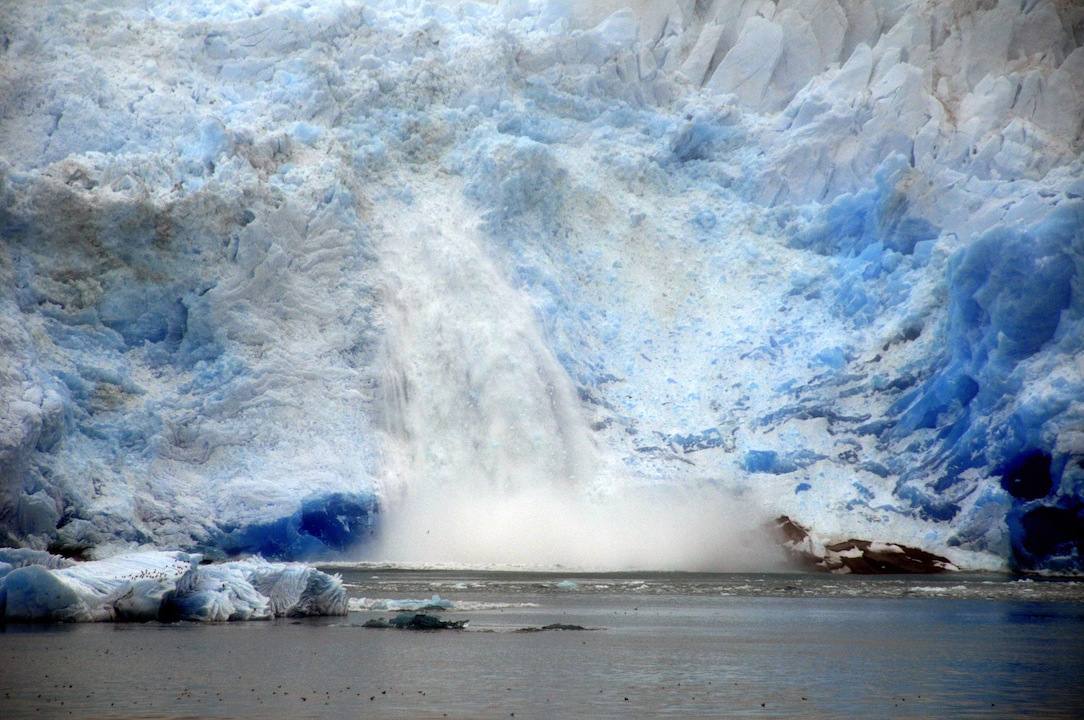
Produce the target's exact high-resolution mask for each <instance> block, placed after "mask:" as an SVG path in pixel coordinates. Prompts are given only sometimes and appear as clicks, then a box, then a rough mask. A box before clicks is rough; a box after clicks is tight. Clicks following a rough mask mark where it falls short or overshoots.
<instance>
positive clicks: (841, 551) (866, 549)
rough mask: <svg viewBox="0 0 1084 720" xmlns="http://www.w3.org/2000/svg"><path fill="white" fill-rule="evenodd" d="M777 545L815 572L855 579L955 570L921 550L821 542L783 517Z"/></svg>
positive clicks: (859, 542)
mask: <svg viewBox="0 0 1084 720" xmlns="http://www.w3.org/2000/svg"><path fill="white" fill-rule="evenodd" d="M775 529H776V531H777V533H778V535H779V538H780V543H781V544H782V545H783V548H784V549H785V550H786V551H787V552H788V554H790V556H791V557H792V558H794V559H795V560H797V561H798V562H800V563H801V564H803V565H805V566H807V567H811V568H813V569H815V570H820V571H823V572H833V573H854V574H856V575H882V574H884V575H888V574H920V573H921V574H930V573H943V572H953V571H957V570H959V568H958V567H956V565H954V564H953V563H952V562H951V561H950V560H949V559H948V558H945V557H942V556H940V555H935V554H934V553H931V552H928V551H926V550H923V549H921V548H916V547H911V546H910V545H902V544H900V543H894V542H885V541H877V540H860V539H858V538H848V539H846V540H839V541H832V540H824V539H822V538H817V537H815V536H814V534H813V532H812V531H811V530H810V529H809V528H807V527H805V526H804V525H801V524H799V523H797V522H795V521H794V520H791V519H790V518H789V517H787V516H786V515H780V516H779V517H778V518H776V519H775Z"/></svg>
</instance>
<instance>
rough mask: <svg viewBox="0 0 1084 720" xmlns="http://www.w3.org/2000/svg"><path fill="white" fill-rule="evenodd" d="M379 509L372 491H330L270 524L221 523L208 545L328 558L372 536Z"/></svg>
mask: <svg viewBox="0 0 1084 720" xmlns="http://www.w3.org/2000/svg"><path fill="white" fill-rule="evenodd" d="M378 513H379V507H378V505H377V502H376V498H375V497H373V496H372V495H367V494H348V493H333V494H330V495H325V496H321V497H317V498H312V499H310V500H306V501H304V502H303V503H302V504H301V507H300V508H299V509H298V510H297V512H295V513H293V514H292V515H288V516H286V517H282V518H278V519H276V520H272V521H270V522H266V523H255V524H252V525H245V526H241V527H223V528H221V530H220V531H219V532H218V533H217V536H216V537H214V538H213V540H212V544H213V545H215V546H216V547H217V549H220V550H221V551H222V552H223V553H225V554H226V555H248V554H251V555H262V556H263V557H265V558H268V559H274V560H306V559H314V558H320V557H329V556H332V555H335V554H338V553H343V552H346V551H347V550H350V549H351V548H353V547H356V546H358V545H361V544H363V543H364V542H365V541H366V540H368V539H369V538H371V537H372V536H373V535H374V534H375V532H376V521H377V515H378Z"/></svg>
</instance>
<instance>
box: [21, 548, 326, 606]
mask: <svg viewBox="0 0 1084 720" xmlns="http://www.w3.org/2000/svg"><path fill="white" fill-rule="evenodd" d="M202 560H203V556H202V555H199V554H194V553H185V552H179V551H150V552H137V553H128V554H123V555H117V556H115V557H111V558H108V559H106V560H95V561H92V562H80V563H73V562H71V561H68V560H65V559H64V558H60V557H57V556H55V555H50V554H48V553H33V552H29V553H28V552H27V551H22V550H10V549H0V618H3V620H4V621H6V622H108V621H138V622H142V621H147V620H161V621H163V622H175V621H180V620H188V621H195V622H225V621H229V620H266V619H270V618H274V617H300V616H309V615H345V614H346V611H347V604H346V590H345V588H343V585H342V579H341V578H340V577H339V576H338V575H328V574H327V573H324V572H321V571H319V570H316V569H315V568H312V567H309V566H308V565H304V564H300V563H270V562H267V561H265V560H263V559H262V558H249V559H246V560H237V561H233V562H226V563H218V564H212V565H201V564H200V563H201V561H202Z"/></svg>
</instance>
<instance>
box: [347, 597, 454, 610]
mask: <svg viewBox="0 0 1084 720" xmlns="http://www.w3.org/2000/svg"><path fill="white" fill-rule="evenodd" d="M349 606H350V610H352V611H360V610H375V611H383V610H391V611H400V610H411V611H415V610H451V609H452V608H454V607H456V604H455V603H454V602H452V601H451V600H449V599H447V598H442V597H441V596H440V595H437V594H434V595H433V597H431V598H429V599H428V600H409V599H404V600H393V599H390V598H350V600H349Z"/></svg>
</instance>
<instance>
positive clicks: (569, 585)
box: [556, 580, 579, 590]
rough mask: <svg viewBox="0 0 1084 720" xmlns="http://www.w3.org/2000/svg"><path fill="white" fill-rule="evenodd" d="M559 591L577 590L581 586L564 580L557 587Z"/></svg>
mask: <svg viewBox="0 0 1084 720" xmlns="http://www.w3.org/2000/svg"><path fill="white" fill-rule="evenodd" d="M556 587H557V589H558V590H575V589H576V588H578V587H579V585H578V584H577V583H576V582H574V581H572V580H562V581H561V582H559V583H557V585H556Z"/></svg>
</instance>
